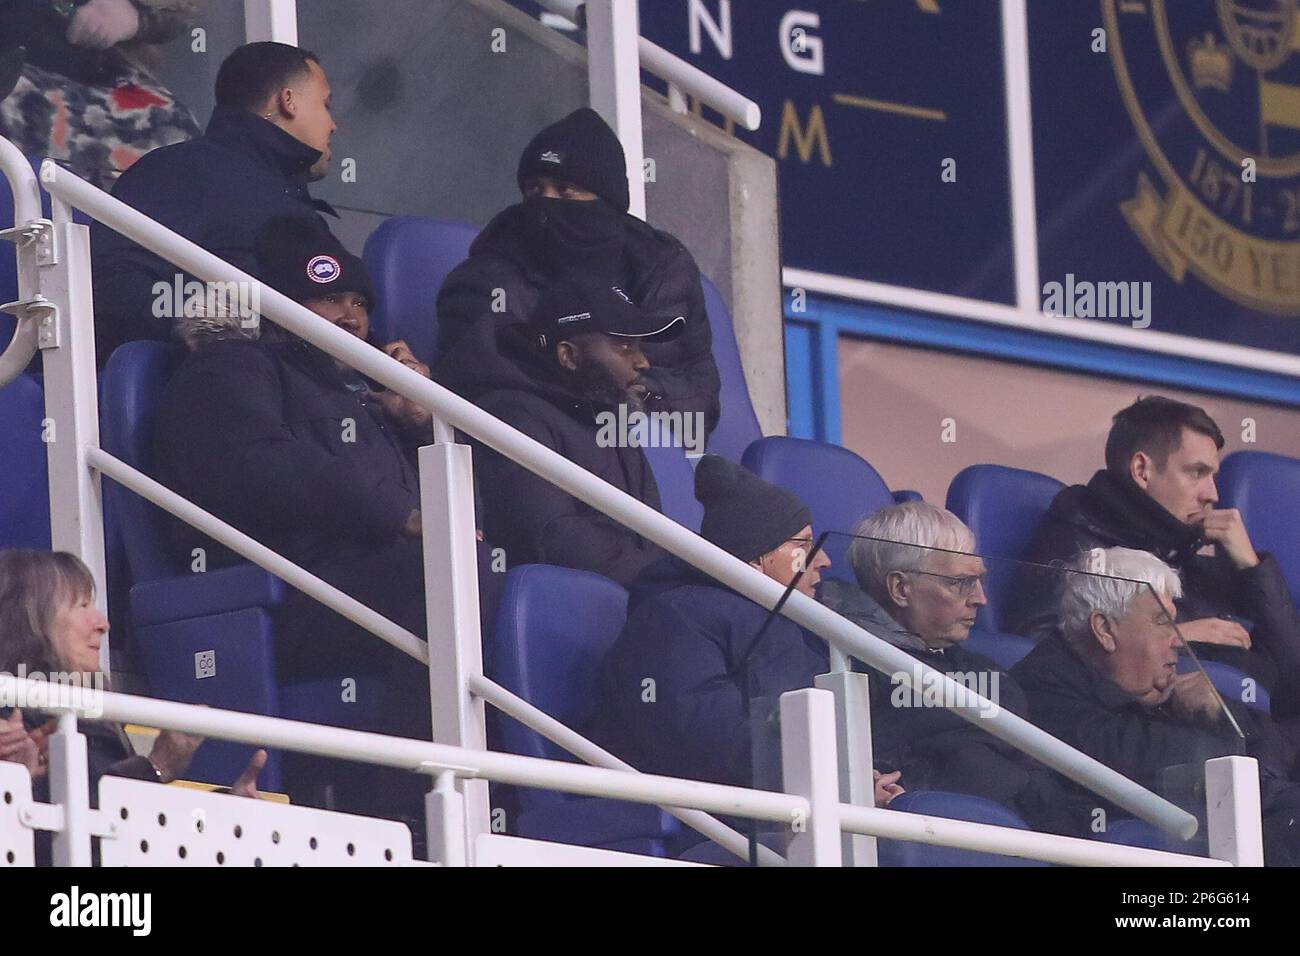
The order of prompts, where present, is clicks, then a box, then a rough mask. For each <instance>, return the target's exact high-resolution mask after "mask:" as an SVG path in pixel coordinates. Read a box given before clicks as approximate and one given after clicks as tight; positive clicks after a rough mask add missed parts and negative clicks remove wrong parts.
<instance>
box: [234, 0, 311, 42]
mask: <svg viewBox="0 0 1300 956" xmlns="http://www.w3.org/2000/svg"><path fill="white" fill-rule="evenodd" d="M244 40H245V41H246V42H248V43H254V42H256V41H258V40H274V41H276V42H277V43H287V44H289V45H290V46H297V45H298V2H297V0H244Z"/></svg>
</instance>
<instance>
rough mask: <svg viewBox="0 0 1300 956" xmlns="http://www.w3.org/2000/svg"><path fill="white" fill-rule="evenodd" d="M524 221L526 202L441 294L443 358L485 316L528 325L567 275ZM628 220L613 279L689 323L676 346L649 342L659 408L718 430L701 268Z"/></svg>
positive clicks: (646, 303) (489, 229)
mask: <svg viewBox="0 0 1300 956" xmlns="http://www.w3.org/2000/svg"><path fill="white" fill-rule="evenodd" d="M524 217H525V213H524V210H523V204H519V205H515V206H511V207H509V208H508V209H505V210H503V211H502V212H501V213H499V214H498V215H497V216H496V217H495V218H494V219H493V220H492V221H491V222H490V223H488V224H487V226H486V227H485V228H484V229H483V231H482V232H481V233H480V234H479V236H478V238H477V239H475V240H474V244H473V245H472V246H471V247H470V257H469V258H468V259H466V260H465V261H464V262H462V263H461V264H460V265H459V266H457V267H456V268H455V269H454V270H452V272H451V274H450V275H449V276H447V280H446V282H444V283H443V286H442V291H441V292H440V293H439V294H438V326H439V331H438V350H439V354H446V353H447V352H448V351H449V350H450V349H452V348H454V347H456V345H457V344H458V342H459V341H460V339H461V338H462V337H463V336H464V335H465V334H466V333H467V332H468V331H469V330H470V329H471V328H472V327H473V326H474V325H475V324H476V323H477V322H478V321H479V320H480V319H482V318H484V317H489V318H492V319H495V321H496V323H497V325H498V327H504V326H507V325H513V324H516V323H519V322H525V321H527V320H528V319H529V318H530V317H531V315H532V312H533V309H534V307H535V306H536V305H537V300H538V298H539V297H540V295H541V292H542V290H543V289H544V288H546V287H547V286H549V285H551V284H552V283H554V282H555V281H557V280H558V279H559V278H560V277H561V276H560V275H559V274H557V273H554V272H552V271H550V270H551V267H550V266H548V265H546V264H545V263H544V260H543V257H542V256H540V255H538V254H537V251H536V250H535V249H533V248H532V246H531V244H530V243H529V241H528V240H527V238H526V230H525V228H524V225H523V220H524ZM623 223H624V227H625V228H624V241H623V250H622V256H621V266H619V267H617V269H616V273H618V274H615V275H613V276H610V277H608V278H609V280H610V281H612V282H614V284H616V285H618V286H619V287H620V288H622V289H623V290H624V291H625V292H627V294H628V295H629V296H631V297H632V300H633V301H634V302H636V304H637V305H638V306H640V307H641V308H642V309H644V310H645V311H647V312H650V313H653V314H655V315H665V316H668V315H670V314H671V316H677V315H681V316H685V318H686V329H685V331H684V332H683V333H682V334H681V335H679V336H677V337H676V338H674V339H673V340H672V341H670V342H662V343H645V345H644V349H645V354H646V357H647V358H649V359H650V362H651V364H652V365H653V366H654V368H653V369H652V370H651V371H650V373H649V375H648V376H647V379H648V382H649V384H650V385H651V387H652V389H651V390H652V391H653V392H654V393H656V394H658V395H660V396H662V402H661V404H659V405H657V406H656V408H657V409H661V410H663V411H681V412H702V413H703V414H704V416H705V427H706V429H707V431H708V432H710V433H711V432H712V431H713V429H714V426H716V425H717V424H718V415H719V408H720V407H719V404H718V402H719V399H718V393H719V390H720V388H721V384H720V381H719V378H718V367H717V365H716V364H715V363H714V361H713V333H712V331H711V329H710V327H709V317H708V315H707V314H706V312H705V309H704V290H703V288H702V287H701V286H700V269H699V266H697V265H696V264H695V260H694V259H693V258H692V257H691V254H690V252H688V251H687V249H686V247H685V246H684V245H682V243H681V242H680V241H679V240H678V239H676V238H674V237H673V236H671V235H669V234H668V233H666V232H662V231H660V230H658V229H655V228H654V227H652V226H650V225H647V224H646V223H644V222H642V221H641V220H640V219H637V218H636V217H635V216H628V215H625V216H623ZM498 290H500V291H498ZM501 293H504V298H503V297H502V295H501ZM503 307H504V311H498V310H499V309H501V308H503Z"/></svg>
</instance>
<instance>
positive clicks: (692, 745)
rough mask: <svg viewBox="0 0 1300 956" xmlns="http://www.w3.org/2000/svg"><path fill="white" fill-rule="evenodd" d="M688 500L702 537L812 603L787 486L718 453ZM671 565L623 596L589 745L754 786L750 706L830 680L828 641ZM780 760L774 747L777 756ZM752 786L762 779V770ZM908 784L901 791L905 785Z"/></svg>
mask: <svg viewBox="0 0 1300 956" xmlns="http://www.w3.org/2000/svg"><path fill="white" fill-rule="evenodd" d="M695 496H696V497H697V498H698V499H699V500H700V501H701V502H702V503H703V504H704V521H703V524H702V525H701V528H700V534H701V535H703V536H704V537H705V538H706V539H708V540H709V541H712V542H713V543H714V544H716V545H717V546H718V547H720V548H722V549H724V550H725V551H728V552H729V553H731V554H733V555H735V556H736V557H737V558H740V559H741V560H742V561H746V562H748V563H750V564H751V565H753V566H754V567H755V568H757V569H758V570H760V571H762V572H763V573H764V574H766V575H767V576H768V577H770V578H772V579H773V580H775V581H777V582H778V583H780V584H783V585H787V586H788V585H789V584H790V582H791V581H792V580H793V578H794V576H795V573H796V571H797V569H798V568H800V567H803V566H804V565H805V564H806V565H807V570H806V571H805V572H804V574H803V577H802V578H801V579H800V580H799V584H798V585H797V586H798V588H799V590H800V591H802V592H803V593H805V594H808V595H811V594H812V589H813V588H814V587H815V586H816V584H817V582H818V580H819V579H820V577H821V570H822V568H824V567H827V566H828V565H829V564H830V561H829V560H828V559H827V558H826V557H825V555H824V554H822V553H821V552H818V554H817V555H816V556H815V557H814V558H812V559H811V560H810V561H809V560H806V558H807V555H808V554H809V552H810V551H811V549H812V545H813V537H812V534H813V532H812V513H811V512H810V511H809V510H808V507H807V506H806V505H804V503H803V502H801V501H800V500H799V499H798V498H796V497H795V496H794V495H792V494H791V493H790V492H788V491H786V490H785V489H783V488H778V487H776V486H775V485H770V484H768V483H767V482H765V481H763V480H762V479H760V478H758V477H757V476H756V475H754V474H752V473H751V472H749V471H747V470H746V469H744V468H743V467H741V466H740V465H736V464H733V463H732V462H729V461H727V460H726V459H724V458H720V457H718V456H716V455H706V456H704V457H703V458H701V459H700V463H699V465H698V466H697V468H696V469H695ZM768 616H769V613H768V611H767V610H766V609H765V608H763V607H761V606H760V605H758V604H755V603H754V602H753V601H751V600H750V599H749V598H747V597H743V596H742V595H740V594H737V593H736V592H735V591H733V590H731V589H730V588H728V587H725V586H723V585H721V584H719V583H718V582H717V581H715V580H713V579H712V578H710V577H708V576H707V575H705V574H703V573H702V572H700V571H697V570H696V569H695V568H693V567H691V566H690V565H688V564H686V563H684V562H682V561H680V560H679V559H677V558H675V557H665V558H664V559H663V560H662V561H660V562H659V563H658V564H656V565H654V566H652V567H651V568H648V569H647V570H646V572H645V574H644V575H642V577H641V578H639V579H638V580H637V581H636V582H635V584H634V585H633V586H632V588H631V594H630V597H629V600H628V619H627V625H626V626H625V627H624V628H623V632H622V634H620V635H619V637H618V640H617V641H616V642H615V644H614V645H613V647H611V648H610V651H609V653H608V655H606V657H605V659H604V661H603V662H602V663H601V673H600V678H599V691H598V695H599V706H598V707H597V710H596V714H597V716H596V720H597V721H598V726H597V727H596V728H595V736H596V739H598V740H600V741H601V742H602V743H603V744H604V745H605V746H607V747H608V748H609V749H610V750H611V751H612V752H613V753H615V754H617V755H618V756H619V757H622V758H623V759H624V760H626V761H627V762H628V763H630V764H632V766H634V767H636V768H637V769H638V770H640V771H642V772H644V773H659V774H668V775H670V776H674V777H687V778H690V779H692V780H706V781H710V782H713V783H725V784H732V785H734V786H741V787H751V786H756V785H759V786H770V785H772V784H779V781H774V780H770V779H764V780H756V779H755V771H754V769H753V765H754V763H755V762H757V763H758V764H759V766H760V767H761V766H764V765H769V766H770V763H771V761H770V757H771V756H772V755H771V754H767V753H766V752H765V751H766V749H767V748H763V747H760V750H761V751H764V752H762V753H760V754H759V755H758V757H757V758H755V757H754V756H753V747H752V744H751V741H752V729H751V725H752V724H753V723H754V722H758V721H761V720H762V719H763V718H762V716H761V715H760V713H759V712H757V711H755V712H754V713H753V714H752V715H751V701H753V700H754V699H755V698H765V699H770V698H774V697H777V696H779V695H780V694H782V693H784V692H786V691H788V690H797V689H799V688H803V687H811V686H812V685H813V679H814V678H815V677H816V676H817V675H818V674H822V673H825V672H826V671H827V670H828V659H827V652H826V645H825V643H824V642H823V641H822V640H821V639H820V638H818V637H816V636H815V635H812V634H809V633H807V632H806V631H804V630H803V628H801V627H799V626H798V625H797V624H795V623H794V622H793V621H791V620H789V619H787V618H784V617H781V616H776V617H774V618H773V619H772V621H771V623H770V624H769V625H768V626H767V628H766V630H764V622H765V621H767V619H768ZM777 750H779V748H778V747H776V746H775V742H773V752H776V751H777ZM759 775H760V776H764V774H763V772H762V771H761V770H760V771H759ZM904 782H906V781H904Z"/></svg>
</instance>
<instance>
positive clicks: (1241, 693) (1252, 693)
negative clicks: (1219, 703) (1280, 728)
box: [1178, 653, 1273, 714]
mask: <svg viewBox="0 0 1300 956" xmlns="http://www.w3.org/2000/svg"><path fill="white" fill-rule="evenodd" d="M1201 666H1202V667H1204V668H1205V676H1206V677H1208V678H1209V679H1210V683H1211V684H1213V685H1214V687H1215V689H1216V690H1217V691H1218V692H1219V693H1220V694H1221V695H1223V698H1224V699H1225V700H1235V701H1239V702H1241V703H1243V704H1245V705H1246V706H1247V707H1251V708H1254V709H1255V710H1258V711H1261V712H1263V713H1265V714H1268V713H1272V711H1273V698H1272V695H1270V694H1269V692H1268V689H1267V688H1266V687H1264V685H1263V684H1261V683H1259V681H1257V680H1255V679H1254V678H1253V677H1250V676H1249V675H1247V674H1245V673H1243V672H1242V671H1240V670H1238V669H1237V668H1235V667H1233V666H1231V665H1230V664H1222V663H1220V662H1219V661H1201ZM1195 670H1196V664H1195V662H1193V661H1192V659H1191V657H1189V656H1188V655H1187V654H1186V653H1183V654H1180V655H1179V657H1178V673H1180V674H1190V673H1192V672H1193V671H1195Z"/></svg>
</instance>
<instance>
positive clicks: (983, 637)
mask: <svg viewBox="0 0 1300 956" xmlns="http://www.w3.org/2000/svg"><path fill="white" fill-rule="evenodd" d="M962 646H963V647H965V648H966V650H968V651H974V652H975V653H976V654H982V655H984V656H985V657H987V658H988V659H989V660H991V661H992V662H993V663H994V664H997V665H998V667H1000V668H1002V670H1004V671H1009V670H1011V668H1013V667H1015V666H1016V665H1017V664H1019V663H1020V661H1021V659H1022V658H1023V657H1024V656H1025V655H1026V654H1028V653H1029V652H1030V651H1032V650H1033V649H1034V641H1033V640H1032V639H1031V638H1028V637H1021V636H1020V635H1019V634H1002V633H1000V632H998V631H985V630H982V629H981V628H978V627H977V628H975V629H974V630H972V631H971V632H970V637H968V638H966V642H965V643H964V644H963V645H962Z"/></svg>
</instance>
